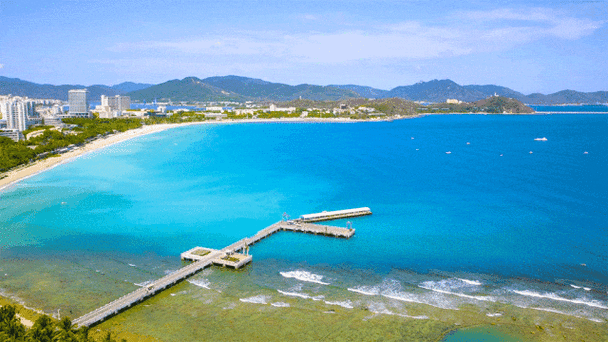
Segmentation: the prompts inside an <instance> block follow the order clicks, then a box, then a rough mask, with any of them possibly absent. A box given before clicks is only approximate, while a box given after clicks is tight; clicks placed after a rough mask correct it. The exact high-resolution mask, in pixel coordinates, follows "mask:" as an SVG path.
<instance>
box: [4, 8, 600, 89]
mask: <svg viewBox="0 0 608 342" xmlns="http://www.w3.org/2000/svg"><path fill="white" fill-rule="evenodd" d="M0 65H1V68H0V75H1V76H7V77H18V78H21V79H24V80H28V81H32V82H37V83H51V84H84V85H92V84H108V85H111V84H117V83H120V82H124V81H133V82H144V83H161V82H164V81H167V80H170V79H175V78H183V77H186V76H196V77H200V78H204V77H209V76H218V75H219V76H223V75H241V76H247V77H255V78H261V79H264V80H267V81H272V82H282V83H287V84H293V85H295V84H300V83H311V84H320V85H327V84H359V85H369V86H373V87H377V88H381V89H390V88H393V87H396V86H399V85H410V84H413V83H416V82H418V81H428V80H432V79H445V78H449V79H452V80H453V81H455V82H457V83H459V84H498V85H503V86H507V87H510V88H512V89H514V90H517V91H521V92H524V93H526V94H527V93H532V92H542V93H551V92H555V91H559V90H563V89H574V90H579V91H598V90H608V3H606V2H604V1H586V2H583V1H560V2H553V1H520V2H518V1H509V2H507V1H469V2H460V3H456V4H454V3H452V2H447V1H441V0H439V1H428V2H427V1H418V0H410V1H407V0H405V1H359V0H350V1H340V0H323V1H317V0H305V1H263V0H258V1H256V0H250V1H219V0H215V1H200V0H199V1H192V0H186V1H176V0H164V1H157V0H151V1H124V0H123V1H112V0H107V1H95V0H64V1H50V0H47V1H29V0H15V1H10V0H9V1H7V0H1V1H0Z"/></svg>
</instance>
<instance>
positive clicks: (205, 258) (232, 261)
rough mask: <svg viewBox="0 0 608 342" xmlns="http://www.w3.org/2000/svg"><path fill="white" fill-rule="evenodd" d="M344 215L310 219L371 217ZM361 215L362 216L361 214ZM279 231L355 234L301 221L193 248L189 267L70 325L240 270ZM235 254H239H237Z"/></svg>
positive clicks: (93, 320)
mask: <svg viewBox="0 0 608 342" xmlns="http://www.w3.org/2000/svg"><path fill="white" fill-rule="evenodd" d="M361 209H367V211H362V210H361ZM346 212H348V211H347V210H341V211H339V212H324V213H319V214H311V215H315V216H313V217H314V220H315V221H322V220H332V219H335V218H336V215H335V213H338V216H340V217H339V218H343V217H353V216H361V215H369V214H371V211H370V210H369V208H359V209H350V215H351V216H344V215H345V214H346V215H348V213H346ZM362 212H366V213H365V214H362ZM303 216H306V215H303ZM279 231H292V232H301V233H309V234H315V235H325V236H333V237H339V238H347V239H348V238H350V237H352V236H353V235H354V234H355V230H354V229H352V228H340V227H334V226H326V225H319V224H312V223H307V222H306V221H304V220H303V219H302V218H300V219H297V220H290V221H280V222H277V223H275V224H273V225H270V226H268V227H266V228H264V229H262V230H260V231H259V232H257V233H256V234H255V235H253V236H252V237H246V238H244V239H241V240H239V241H237V242H235V243H233V244H231V245H230V246H227V247H224V248H222V249H221V250H216V249H211V248H205V247H195V248H192V249H190V250H188V251H186V252H184V253H182V254H181V258H182V259H183V260H191V261H194V262H193V263H191V264H190V265H187V266H185V267H182V268H180V269H179V270H177V271H175V272H173V273H171V274H168V275H166V276H164V277H162V278H160V279H158V280H156V281H154V282H152V283H151V284H149V285H146V286H144V287H141V288H139V289H137V290H135V291H133V292H131V293H128V294H126V295H124V296H122V297H120V298H118V299H116V300H115V301H113V302H110V303H108V304H106V305H104V306H102V307H100V308H98V309H96V310H94V311H91V312H89V313H87V314H85V315H83V316H81V317H79V318H77V319H75V320H74V321H73V324H74V325H77V326H92V325H95V324H97V323H100V322H102V321H104V320H106V319H108V318H109V317H111V316H114V315H116V314H117V313H119V312H121V311H124V310H126V309H128V308H129V307H131V306H133V305H135V304H137V303H139V302H141V301H143V300H145V299H146V298H148V297H151V296H154V295H155V294H157V293H159V292H161V291H163V290H164V289H166V288H168V287H171V286H173V285H175V284H176V283H178V282H180V281H182V280H184V279H186V278H188V277H189V276H191V275H193V274H195V273H197V272H199V271H201V270H202V269H204V268H206V267H209V266H211V265H219V266H224V267H232V268H240V267H242V266H243V265H246V264H248V263H250V262H251V261H252V256H251V255H249V247H250V246H251V245H253V244H255V243H257V242H259V241H260V240H262V239H264V238H266V237H268V236H270V235H272V234H274V233H277V232H279ZM239 251H240V252H241V253H238V252H239ZM243 253H245V254H243Z"/></svg>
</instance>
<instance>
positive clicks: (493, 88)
mask: <svg viewBox="0 0 608 342" xmlns="http://www.w3.org/2000/svg"><path fill="white" fill-rule="evenodd" d="M464 88H465V89H469V90H472V91H475V92H478V93H481V94H483V96H484V97H489V96H492V95H494V94H496V95H498V96H503V97H509V98H512V99H516V100H519V101H524V100H525V99H526V95H524V94H522V93H520V92H518V91H515V90H513V89H510V88H507V87H501V86H497V85H492V84H488V85H467V86H464Z"/></svg>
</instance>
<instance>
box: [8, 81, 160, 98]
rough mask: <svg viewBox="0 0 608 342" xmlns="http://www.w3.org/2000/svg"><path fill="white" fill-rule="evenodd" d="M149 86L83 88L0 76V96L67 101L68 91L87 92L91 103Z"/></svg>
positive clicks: (118, 85)
mask: <svg viewBox="0 0 608 342" xmlns="http://www.w3.org/2000/svg"><path fill="white" fill-rule="evenodd" d="M149 86H151V84H145V83H133V82H123V83H120V84H117V85H114V86H106V85H91V86H83V85H80V84H64V85H58V86H56V85H51V84H37V83H33V82H28V81H23V80H20V79H18V78H8V77H3V76H0V95H8V94H11V95H14V96H27V97H31V98H35V99H59V100H63V101H67V99H68V91H69V90H70V89H83V88H87V89H88V90H89V96H90V97H91V99H93V101H97V100H98V99H99V98H100V97H101V95H106V96H114V95H120V94H124V93H127V92H130V91H134V90H139V89H143V88H147V87H149Z"/></svg>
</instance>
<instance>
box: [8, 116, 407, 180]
mask: <svg viewBox="0 0 608 342" xmlns="http://www.w3.org/2000/svg"><path fill="white" fill-rule="evenodd" d="M413 117H418V116H412V118H413ZM408 118H409V117H408ZM401 119H404V117H401ZM391 120H393V119H391ZM367 121H371V122H375V121H389V120H388V119H378V120H352V119H348V118H335V119H333V118H279V119H242V120H221V121H200V122H186V123H177V124H157V125H148V126H143V127H141V128H136V129H132V130H128V131H125V132H121V133H117V134H113V135H110V136H108V137H105V138H101V139H97V140H95V141H92V142H90V143H88V144H85V145H84V146H81V147H79V148H76V149H74V150H72V151H70V152H67V153H64V154H61V155H59V156H57V157H50V158H46V159H43V160H39V161H36V162H34V163H31V164H27V165H24V166H20V167H17V168H16V169H14V170H11V171H9V172H6V173H5V174H4V175H5V177H4V178H2V179H0V192H2V191H3V190H6V189H8V188H10V187H11V186H13V185H15V184H17V183H19V182H21V181H23V180H25V179H27V178H30V177H32V176H35V175H37V174H40V173H42V172H45V171H48V170H51V169H53V168H54V167H56V166H59V165H62V164H65V163H69V162H71V161H73V160H76V159H77V158H79V157H81V156H84V155H86V154H88V153H91V152H94V151H97V150H100V149H103V148H106V147H108V146H111V145H114V144H117V143H120V142H124V141H127V140H130V139H133V138H137V137H141V136H144V135H148V134H152V133H157V132H162V131H165V130H168V129H172V128H176V127H182V126H192V125H209V124H237V123H356V122H367Z"/></svg>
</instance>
